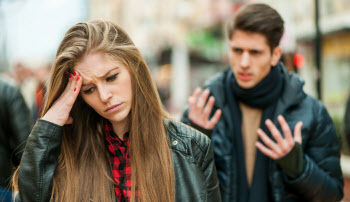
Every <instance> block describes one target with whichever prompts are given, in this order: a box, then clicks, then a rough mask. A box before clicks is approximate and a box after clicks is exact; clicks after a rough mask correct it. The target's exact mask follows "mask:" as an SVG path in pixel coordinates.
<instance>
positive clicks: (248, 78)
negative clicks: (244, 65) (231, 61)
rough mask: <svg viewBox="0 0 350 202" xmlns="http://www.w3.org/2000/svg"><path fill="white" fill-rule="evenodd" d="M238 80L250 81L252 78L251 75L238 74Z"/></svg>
mask: <svg viewBox="0 0 350 202" xmlns="http://www.w3.org/2000/svg"><path fill="white" fill-rule="evenodd" d="M238 78H239V80H242V81H250V80H251V79H252V78H253V75H252V74H244V73H239V74H238Z"/></svg>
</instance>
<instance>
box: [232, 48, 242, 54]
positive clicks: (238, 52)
mask: <svg viewBox="0 0 350 202" xmlns="http://www.w3.org/2000/svg"><path fill="white" fill-rule="evenodd" d="M232 51H233V52H234V53H237V54H241V53H242V52H243V51H242V49H239V48H233V49H232Z"/></svg>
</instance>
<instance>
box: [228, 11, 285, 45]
mask: <svg viewBox="0 0 350 202" xmlns="http://www.w3.org/2000/svg"><path fill="white" fill-rule="evenodd" d="M283 25H284V21H283V19H282V17H281V16H280V15H279V14H278V12H277V11H276V10H275V9H273V8H271V7H270V6H268V5H266V4H248V5H246V6H243V7H242V8H240V9H239V10H238V12H237V13H236V15H235V17H234V18H233V19H232V20H230V21H229V23H228V25H227V34H228V35H227V37H228V38H229V39H231V37H232V35H233V33H234V32H235V30H242V31H245V32H250V33H259V34H262V35H264V36H265V37H266V39H267V43H268V45H269V46H270V48H271V51H272V50H273V49H274V48H275V47H276V46H278V45H279V42H280V40H281V37H282V34H283V31H284V27H283Z"/></svg>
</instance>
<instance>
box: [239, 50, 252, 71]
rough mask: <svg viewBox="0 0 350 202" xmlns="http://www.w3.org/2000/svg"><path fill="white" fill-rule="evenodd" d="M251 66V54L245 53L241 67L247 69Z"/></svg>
mask: <svg viewBox="0 0 350 202" xmlns="http://www.w3.org/2000/svg"><path fill="white" fill-rule="evenodd" d="M249 64H250V58H249V53H247V52H244V53H243V54H242V57H241V63H240V65H241V67H243V68H247V67H249Z"/></svg>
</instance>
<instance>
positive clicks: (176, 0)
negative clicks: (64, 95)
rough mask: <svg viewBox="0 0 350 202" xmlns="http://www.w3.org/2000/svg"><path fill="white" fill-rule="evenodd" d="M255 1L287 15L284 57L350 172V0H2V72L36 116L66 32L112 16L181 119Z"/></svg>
mask: <svg viewBox="0 0 350 202" xmlns="http://www.w3.org/2000/svg"><path fill="white" fill-rule="evenodd" d="M252 2H262V3H266V4H269V5H271V6H272V7H273V8H275V9H276V10H277V11H278V12H279V13H280V14H281V16H282V17H283V19H284V21H285V33H284V35H283V38H282V42H281V46H282V49H283V58H282V60H283V62H284V63H285V65H286V67H287V68H288V70H289V71H293V72H296V73H298V74H299V75H300V76H301V77H302V78H303V79H304V80H305V88H304V89H305V91H306V92H307V93H309V94H310V95H312V96H313V97H315V98H316V99H320V100H322V102H323V103H324V104H325V105H326V107H327V109H328V111H329V113H330V114H331V116H332V119H333V121H334V123H335V126H336V128H337V132H338V135H339V140H340V142H341V145H342V154H344V155H343V156H344V157H342V166H343V172H344V176H348V177H349V176H350V163H348V162H350V160H349V156H350V152H349V147H348V146H347V145H346V143H345V142H346V141H345V140H344V129H343V128H344V126H345V124H344V116H345V106H346V101H347V99H348V97H349V91H350V1H349V0H294V1H280V0H260V1H257V0H256V1H244V0H191V1H189V0H166V1H164V0H69V1H68V0H0V72H1V74H4V75H7V76H8V77H12V78H13V79H15V80H16V81H17V83H18V84H19V85H20V86H21V89H22V93H23V95H24V97H25V99H26V102H27V104H28V106H30V107H31V108H32V112H33V118H34V119H35V118H36V114H37V111H40V106H41V102H42V94H43V93H44V92H43V85H44V83H45V81H46V79H47V76H48V73H49V69H50V65H51V63H52V62H53V60H54V57H55V51H56V49H57V47H58V45H59V42H60V41H61V40H62V38H63V36H64V33H65V32H66V31H67V30H68V28H70V27H71V26H73V25H74V24H76V23H77V22H81V21H86V20H92V19H105V20H111V21H113V22H115V23H117V24H118V25H120V26H121V27H123V28H124V29H125V30H126V31H127V32H128V33H129V34H130V36H131V38H132V39H133V41H134V42H135V44H136V46H137V47H138V48H139V49H140V51H141V53H142V55H143V56H144V58H145V59H146V61H147V63H148V65H149V68H150V70H151V72H152V75H153V78H154V80H155V82H156V85H157V87H158V90H159V93H160V95H161V99H162V102H163V104H164V106H165V107H166V108H167V109H168V111H169V112H170V114H171V115H172V116H173V117H174V118H176V119H179V118H180V116H181V113H182V112H183V110H184V109H185V107H186V105H187V98H188V97H189V96H190V95H191V94H192V92H193V90H194V89H195V88H196V87H197V86H203V84H204V81H205V80H206V79H207V78H208V77H210V76H212V75H214V74H215V73H217V72H219V71H220V70H222V69H223V68H225V67H227V66H228V61H227V54H226V53H227V51H228V46H227V43H226V42H227V39H226V36H225V29H224V27H225V22H226V21H227V20H228V19H229V18H230V17H231V16H232V15H233V14H234V13H235V11H237V9H238V8H239V7H241V6H242V5H244V4H246V3H252ZM348 124H350V123H348ZM347 155H348V156H347ZM346 184H347V186H348V188H347V189H348V190H350V187H349V186H350V185H349V180H348V181H346ZM347 197H348V198H345V199H346V200H350V196H349V193H348V195H347ZM345 199H344V200H345Z"/></svg>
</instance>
